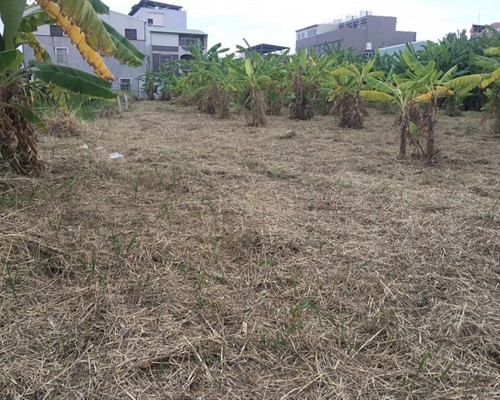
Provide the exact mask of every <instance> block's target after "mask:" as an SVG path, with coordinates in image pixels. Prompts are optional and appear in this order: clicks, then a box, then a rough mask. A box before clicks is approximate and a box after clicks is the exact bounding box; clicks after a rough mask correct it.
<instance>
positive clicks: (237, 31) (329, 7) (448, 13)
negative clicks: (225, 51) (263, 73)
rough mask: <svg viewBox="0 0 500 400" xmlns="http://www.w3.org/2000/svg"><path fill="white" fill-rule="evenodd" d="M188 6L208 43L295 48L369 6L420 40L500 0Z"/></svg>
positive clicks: (488, 19) (476, 16) (125, 0)
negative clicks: (311, 33) (309, 31)
mask: <svg viewBox="0 0 500 400" xmlns="http://www.w3.org/2000/svg"><path fill="white" fill-rule="evenodd" d="M0 1H1V0H0ZM103 1H104V2H105V3H106V4H107V5H108V6H109V7H110V8H111V9H112V10H115V11H119V12H122V13H124V14H128V13H129V11H130V8H131V7H132V5H134V4H136V3H138V0H103ZM163 2H165V3H169V4H175V5H178V6H182V7H184V10H185V11H186V12H187V23H188V28H189V29H199V30H202V31H204V32H205V33H207V34H208V41H209V43H208V44H209V46H212V45H214V44H216V43H222V45H223V46H224V47H229V48H231V49H234V48H235V45H236V44H239V45H244V42H243V38H245V39H246V40H247V41H248V42H249V43H250V45H252V46H253V45H257V44H260V43H269V44H274V45H279V46H288V47H291V48H292V50H295V31H296V30H298V29H301V28H304V27H307V26H309V25H314V24H320V23H325V22H331V21H332V20H334V19H340V18H344V17H345V16H347V15H359V12H360V11H363V10H369V11H372V12H373V14H374V15H384V16H393V17H397V29H398V30H403V31H413V32H417V40H433V41H437V40H439V39H442V38H443V36H444V35H446V34H447V33H449V32H457V31H461V30H462V29H466V30H467V32H468V31H469V29H470V27H471V25H472V24H473V23H478V22H479V23H481V24H489V23H492V22H495V21H500V1H499V0H468V1H466V0H413V1H410V0H400V1H397V0H372V1H368V0H351V1H342V2H341V1H332V0H329V1H327V0H305V1H301V2H291V1H272V0H266V1H263V0H253V1H231V0H210V1H202V0H198V1H195V0H179V1H177V0H172V1H168V0H167V1H163Z"/></svg>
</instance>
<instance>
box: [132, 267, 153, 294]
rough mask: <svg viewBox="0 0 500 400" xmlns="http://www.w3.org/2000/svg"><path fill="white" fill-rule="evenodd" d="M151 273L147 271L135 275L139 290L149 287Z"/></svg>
mask: <svg viewBox="0 0 500 400" xmlns="http://www.w3.org/2000/svg"><path fill="white" fill-rule="evenodd" d="M151 283H152V282H151V273H150V272H149V271H148V272H146V274H144V275H143V274H141V275H139V276H137V280H136V284H137V287H138V288H139V289H141V290H146V289H149V288H150V287H151Z"/></svg>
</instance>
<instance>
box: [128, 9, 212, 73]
mask: <svg viewBox="0 0 500 400" xmlns="http://www.w3.org/2000/svg"><path fill="white" fill-rule="evenodd" d="M129 15H130V16H133V17H136V18H139V19H141V20H143V21H146V31H147V37H146V48H147V50H146V54H147V57H148V62H149V66H148V69H151V70H153V71H158V70H159V69H160V66H161V65H162V64H163V63H165V62H168V61H171V60H178V59H187V58H190V57H191V53H190V51H189V48H190V45H191V44H193V43H199V44H200V45H201V47H202V48H203V49H204V50H206V48H207V40H208V35H207V34H206V33H204V32H202V31H199V30H195V29H188V28H187V14H186V11H184V10H183V9H182V7H181V6H175V5H173V4H167V3H160V2H157V1H144V0H142V1H140V2H139V3H137V4H136V5H134V6H133V7H132V10H131V11H130V13H129Z"/></svg>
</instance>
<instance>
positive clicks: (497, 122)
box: [447, 47, 500, 134]
mask: <svg viewBox="0 0 500 400" xmlns="http://www.w3.org/2000/svg"><path fill="white" fill-rule="evenodd" d="M484 54H485V55H484V56H476V58H475V60H474V64H475V65H476V66H477V67H478V68H480V69H481V70H482V73H478V74H472V75H467V76H461V77H458V78H455V79H452V80H451V81H449V82H448V83H447V86H448V87H450V88H451V89H453V90H456V88H457V87H461V88H464V89H463V90H466V91H470V90H472V89H474V88H479V89H480V90H481V91H482V92H484V94H485V96H486V99H487V102H486V104H485V105H484V107H483V108H482V109H483V111H485V112H486V113H487V115H489V116H490V117H492V118H493V133H495V134H500V58H499V56H500V47H491V48H488V49H485V50H484Z"/></svg>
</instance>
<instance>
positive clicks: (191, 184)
mask: <svg viewBox="0 0 500 400" xmlns="http://www.w3.org/2000/svg"><path fill="white" fill-rule="evenodd" d="M368 112H369V116H368V118H367V120H366V121H365V124H364V128H363V129H360V130H349V129H340V128H337V127H336V124H335V120H334V119H333V117H331V116H317V117H315V118H314V119H312V120H309V121H300V120H290V119H288V118H287V116H286V115H283V116H273V117H268V121H267V125H266V126H264V127H261V128H252V127H247V126H246V125H245V118H244V115H232V117H231V118H230V119H229V120H221V119H217V118H215V117H213V116H209V115H205V114H199V113H198V112H197V111H196V110H193V109H192V108H188V107H181V106H177V105H174V104H170V103H164V102H153V101H143V102H137V103H132V105H131V110H130V111H125V112H123V113H122V114H117V115H111V116H108V117H105V118H99V119H97V120H95V121H92V122H86V123H83V124H78V126H79V127H80V128H79V131H78V132H77V133H72V134H68V135H63V134H61V132H57V134H54V135H51V134H50V132H49V133H48V134H47V133H41V137H40V143H39V145H40V154H41V155H42V158H43V159H44V161H45V164H46V167H47V168H46V170H45V171H44V172H43V173H42V174H40V175H39V176H34V177H29V178H25V177H19V176H15V175H11V174H10V173H8V172H5V171H4V172H3V173H2V177H1V178H0V262H1V264H0V265H1V268H2V270H1V272H2V274H1V275H0V279H1V281H0V283H1V286H0V399H37V400H41V399H178V400H180V399H184V400H187V399H457V398H463V399H466V398H467V399H473V398H477V399H494V398H500V394H499V393H500V391H499V376H500V302H499V300H500V203H499V198H500V178H499V177H500V175H499V171H500V157H499V154H500V140H499V138H498V137H495V136H493V135H492V134H491V133H490V131H489V130H488V128H487V126H486V125H485V124H484V123H483V122H482V115H481V114H479V113H469V112H465V113H463V114H462V116H460V117H454V118H451V117H447V116H445V115H444V114H440V115H439V117H438V122H437V125H436V127H435V132H436V144H437V146H438V147H439V157H438V158H437V160H436V162H435V163H434V164H433V165H427V164H426V163H425V160H421V159H418V158H412V157H408V158H407V159H399V158H398V153H399V143H398V131H397V128H395V127H394V126H393V121H394V119H395V116H394V115H387V114H383V113H381V112H380V111H379V110H377V109H375V108H369V109H368ZM112 153H119V154H120V155H123V157H119V158H110V156H109V155H110V154H112Z"/></svg>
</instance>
